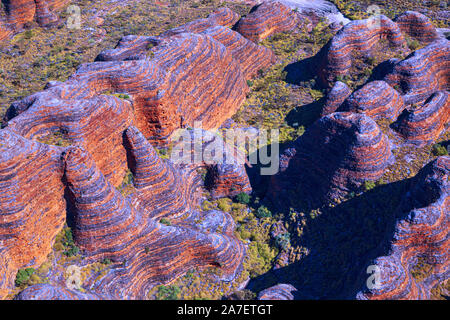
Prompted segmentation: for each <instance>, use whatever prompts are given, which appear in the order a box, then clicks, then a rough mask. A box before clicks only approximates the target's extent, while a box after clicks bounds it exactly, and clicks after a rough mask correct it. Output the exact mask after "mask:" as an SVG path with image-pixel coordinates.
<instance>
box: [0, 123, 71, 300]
mask: <svg viewBox="0 0 450 320" xmlns="http://www.w3.org/2000/svg"><path fill="white" fill-rule="evenodd" d="M60 153H61V151H60V149H59V148H58V147H51V146H48V145H45V144H41V143H38V142H35V141H30V140H28V139H26V138H24V137H21V136H19V135H17V134H15V133H13V132H11V131H9V130H8V129H2V130H0V250H2V258H1V259H0V266H1V270H2V274H1V276H0V284H1V287H0V290H2V291H3V292H5V291H6V290H7V289H10V288H11V287H12V286H13V285H14V284H13V279H14V278H15V275H16V272H17V270H18V269H20V268H24V267H37V266H39V265H40V264H42V263H43V262H44V261H45V259H46V257H47V255H48V254H49V253H50V251H51V246H52V243H53V241H54V239H55V237H56V235H57V234H58V232H59V231H60V230H61V228H62V226H63V224H64V222H65V206H66V204H65V201H64V185H63V183H62V175H63V169H62V162H61V159H60Z"/></svg>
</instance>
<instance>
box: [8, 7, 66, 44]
mask: <svg viewBox="0 0 450 320" xmlns="http://www.w3.org/2000/svg"><path fill="white" fill-rule="evenodd" d="M2 2H3V7H2V8H0V41H2V40H4V39H6V38H7V37H9V36H11V35H12V34H14V33H16V32H19V31H21V30H22V29H23V27H24V25H26V24H27V23H31V22H33V21H36V22H37V23H38V24H39V25H40V26H42V27H50V26H54V25H55V24H56V23H57V22H58V16H57V15H56V14H55V12H56V11H59V10H60V9H61V8H63V7H64V6H65V5H66V4H67V3H68V2H69V0H4V1H2ZM2 11H3V12H2Z"/></svg>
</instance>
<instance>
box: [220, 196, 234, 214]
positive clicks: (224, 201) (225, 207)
mask: <svg viewBox="0 0 450 320" xmlns="http://www.w3.org/2000/svg"><path fill="white" fill-rule="evenodd" d="M217 207H218V208H219V210H222V211H224V212H230V211H231V205H230V199H228V198H221V199H219V200H217Z"/></svg>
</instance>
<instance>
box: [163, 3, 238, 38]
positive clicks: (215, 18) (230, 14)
mask: <svg viewBox="0 0 450 320" xmlns="http://www.w3.org/2000/svg"><path fill="white" fill-rule="evenodd" d="M239 18H240V17H239V15H238V14H237V13H235V12H234V11H232V10H230V9H228V8H221V9H218V10H216V11H214V12H213V13H211V14H210V15H209V16H208V17H207V18H206V19H197V20H194V21H191V22H189V23H186V24H184V25H182V26H180V27H177V28H173V29H170V30H168V31H166V32H164V33H163V34H162V35H161V36H162V37H168V36H173V35H177V34H180V33H201V32H204V31H205V30H206V29H209V28H212V27H214V26H224V27H227V28H231V27H232V26H234V25H235V24H236V22H237V21H238V20H239Z"/></svg>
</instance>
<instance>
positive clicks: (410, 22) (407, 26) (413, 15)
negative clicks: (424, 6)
mask: <svg viewBox="0 0 450 320" xmlns="http://www.w3.org/2000/svg"><path fill="white" fill-rule="evenodd" d="M394 21H395V22H396V23H397V25H398V26H399V28H400V30H401V31H402V32H403V33H404V34H406V35H408V36H410V37H413V38H416V39H417V40H419V41H421V42H425V43H429V42H432V41H434V40H436V39H437V38H439V35H438V33H437V31H436V28H435V27H434V26H433V24H432V23H431V21H430V19H428V17H426V16H425V15H423V14H421V13H419V12H416V11H406V12H404V13H402V14H401V15H399V16H398V17H396V18H395V19H394Z"/></svg>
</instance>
